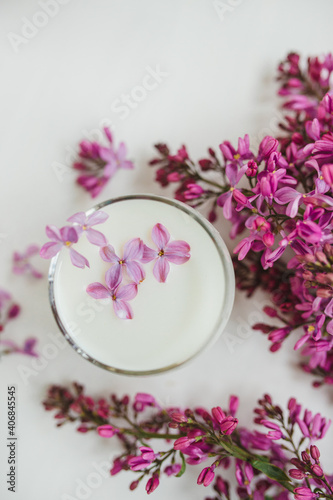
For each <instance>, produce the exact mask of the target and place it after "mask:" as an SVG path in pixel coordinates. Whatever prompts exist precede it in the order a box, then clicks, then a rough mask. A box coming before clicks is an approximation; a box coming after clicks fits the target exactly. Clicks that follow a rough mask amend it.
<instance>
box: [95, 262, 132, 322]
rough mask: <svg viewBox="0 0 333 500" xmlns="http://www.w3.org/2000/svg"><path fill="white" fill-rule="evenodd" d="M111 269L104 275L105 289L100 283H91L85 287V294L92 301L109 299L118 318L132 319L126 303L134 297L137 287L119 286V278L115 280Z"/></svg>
mask: <svg viewBox="0 0 333 500" xmlns="http://www.w3.org/2000/svg"><path fill="white" fill-rule="evenodd" d="M111 269H112V268H111ZM111 269H108V270H107V271H106V273H105V283H106V287H105V286H104V285H102V283H98V282H95V283H91V284H90V285H88V287H87V293H88V295H90V296H91V297H93V298H94V299H108V298H110V297H111V299H112V304H113V309H114V312H115V313H116V315H117V316H118V318H120V319H132V318H133V311H132V308H131V306H130V304H129V303H128V301H129V300H132V299H134V298H135V297H136V295H137V293H138V287H137V285H136V283H129V284H128V285H124V286H120V278H119V277H118V279H115V274H114V273H113V272H112V271H111ZM110 271H111V272H110Z"/></svg>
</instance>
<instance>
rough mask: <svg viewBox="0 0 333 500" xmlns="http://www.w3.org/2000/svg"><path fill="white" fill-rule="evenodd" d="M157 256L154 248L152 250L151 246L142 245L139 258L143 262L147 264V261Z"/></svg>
mask: <svg viewBox="0 0 333 500" xmlns="http://www.w3.org/2000/svg"><path fill="white" fill-rule="evenodd" d="M157 256H158V252H156V250H153V249H152V248H149V247H147V245H145V244H144V245H143V254H142V257H141V259H140V261H141V262H142V263H143V264H147V262H151V261H152V260H154V259H156V257H157Z"/></svg>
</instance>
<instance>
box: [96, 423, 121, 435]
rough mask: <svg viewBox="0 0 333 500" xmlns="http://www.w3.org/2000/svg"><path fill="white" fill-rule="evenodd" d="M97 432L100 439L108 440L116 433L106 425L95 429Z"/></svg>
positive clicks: (111, 427) (110, 426) (116, 430)
mask: <svg viewBox="0 0 333 500" xmlns="http://www.w3.org/2000/svg"><path fill="white" fill-rule="evenodd" d="M97 432H98V434H99V436H101V437H104V438H110V437H112V436H114V435H115V434H116V433H117V432H118V429H115V428H114V427H113V426H112V425H108V424H106V425H100V426H99V427H97Z"/></svg>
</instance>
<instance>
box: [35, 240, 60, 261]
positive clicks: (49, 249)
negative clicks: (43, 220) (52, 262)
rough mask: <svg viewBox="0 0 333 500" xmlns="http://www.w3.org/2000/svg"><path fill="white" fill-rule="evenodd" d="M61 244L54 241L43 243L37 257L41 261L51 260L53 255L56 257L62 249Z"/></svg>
mask: <svg viewBox="0 0 333 500" xmlns="http://www.w3.org/2000/svg"><path fill="white" fill-rule="evenodd" d="M62 247H63V244H62V243H56V242H55V241H49V242H48V243H45V245H43V246H42V248H41V249H40V252H39V255H40V256H41V257H42V258H43V259H51V258H52V257H54V256H55V255H57V253H58V252H60V250H61V249H62Z"/></svg>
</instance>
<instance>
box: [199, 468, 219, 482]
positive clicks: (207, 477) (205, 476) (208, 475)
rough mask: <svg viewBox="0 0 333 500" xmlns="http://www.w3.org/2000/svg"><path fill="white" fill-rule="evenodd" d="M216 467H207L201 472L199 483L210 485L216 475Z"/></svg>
mask: <svg viewBox="0 0 333 500" xmlns="http://www.w3.org/2000/svg"><path fill="white" fill-rule="evenodd" d="M214 469H215V467H214V466H212V467H205V468H204V469H203V470H202V471H201V472H200V474H199V476H198V480H197V484H203V485H204V486H209V485H210V483H211V482H212V481H213V479H214V477H215V473H214Z"/></svg>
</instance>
